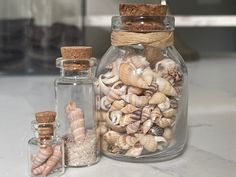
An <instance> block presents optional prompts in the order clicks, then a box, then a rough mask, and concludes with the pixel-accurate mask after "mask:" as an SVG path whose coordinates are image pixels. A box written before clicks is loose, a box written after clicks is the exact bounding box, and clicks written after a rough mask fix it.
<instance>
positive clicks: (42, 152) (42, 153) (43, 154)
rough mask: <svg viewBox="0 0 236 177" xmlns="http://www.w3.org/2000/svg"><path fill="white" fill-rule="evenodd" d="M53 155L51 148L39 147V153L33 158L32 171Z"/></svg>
mask: <svg viewBox="0 0 236 177" xmlns="http://www.w3.org/2000/svg"><path fill="white" fill-rule="evenodd" d="M52 153H53V148H52V147H51V146H46V147H41V148H40V149H39V152H38V153H37V154H36V156H35V157H34V158H33V161H32V169H34V168H37V167H39V166H40V165H42V164H43V163H44V162H45V161H46V160H47V159H48V158H49V157H50V156H51V155H52Z"/></svg>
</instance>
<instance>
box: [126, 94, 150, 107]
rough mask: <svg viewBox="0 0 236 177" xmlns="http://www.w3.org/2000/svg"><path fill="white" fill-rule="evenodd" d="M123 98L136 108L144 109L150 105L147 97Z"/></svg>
mask: <svg viewBox="0 0 236 177" xmlns="http://www.w3.org/2000/svg"><path fill="white" fill-rule="evenodd" d="M121 98H122V99H123V100H125V101H126V102H128V103H130V104H132V105H133V106H136V107H143V106H146V105H147V104H148V98H147V97H146V96H137V95H135V94H128V95H122V96H121Z"/></svg>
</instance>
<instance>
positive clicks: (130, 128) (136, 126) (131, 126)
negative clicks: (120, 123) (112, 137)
mask: <svg viewBox="0 0 236 177" xmlns="http://www.w3.org/2000/svg"><path fill="white" fill-rule="evenodd" d="M139 126H140V121H136V122H134V123H131V124H129V125H127V127H126V132H127V134H132V133H136V132H137V131H138V129H139Z"/></svg>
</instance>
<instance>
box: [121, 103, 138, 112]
mask: <svg viewBox="0 0 236 177" xmlns="http://www.w3.org/2000/svg"><path fill="white" fill-rule="evenodd" d="M137 110H138V108H137V107H135V106H134V105H132V104H127V105H126V106H125V107H123V108H122V109H121V111H122V112H123V113H125V114H129V113H132V112H134V111H137Z"/></svg>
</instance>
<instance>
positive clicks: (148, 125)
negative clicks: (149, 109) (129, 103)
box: [141, 119, 153, 134]
mask: <svg viewBox="0 0 236 177" xmlns="http://www.w3.org/2000/svg"><path fill="white" fill-rule="evenodd" d="M152 125H153V122H152V120H151V119H148V120H146V121H145V122H144V123H143V125H142V127H141V131H142V132H143V134H146V133H147V132H148V131H149V130H150V128H151V127H152Z"/></svg>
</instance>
